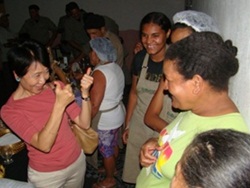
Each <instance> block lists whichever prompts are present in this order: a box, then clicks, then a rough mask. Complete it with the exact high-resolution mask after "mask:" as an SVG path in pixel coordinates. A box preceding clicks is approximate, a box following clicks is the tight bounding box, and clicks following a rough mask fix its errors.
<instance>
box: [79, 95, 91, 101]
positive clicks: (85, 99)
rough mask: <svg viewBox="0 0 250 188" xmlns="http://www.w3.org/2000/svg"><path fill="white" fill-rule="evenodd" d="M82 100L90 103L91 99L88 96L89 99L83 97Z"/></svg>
mask: <svg viewBox="0 0 250 188" xmlns="http://www.w3.org/2000/svg"><path fill="white" fill-rule="evenodd" d="M81 98H82V100H84V101H90V97H89V96H88V97H81Z"/></svg>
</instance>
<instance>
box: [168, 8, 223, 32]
mask: <svg viewBox="0 0 250 188" xmlns="http://www.w3.org/2000/svg"><path fill="white" fill-rule="evenodd" d="M173 22H174V24H176V23H183V24H186V25H187V26H190V27H192V28H193V29H194V30H195V31H197V32H202V31H212V32H215V33H218V34H220V31H219V29H218V27H217V24H216V22H215V20H214V19H213V18H212V17H211V16H209V15H207V14H205V13H204V12H198V11H194V10H185V11H181V12H177V13H176V14H175V15H174V16H173Z"/></svg>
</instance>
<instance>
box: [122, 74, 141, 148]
mask: <svg viewBox="0 0 250 188" xmlns="http://www.w3.org/2000/svg"><path fill="white" fill-rule="evenodd" d="M137 81H138V76H135V75H133V78H132V86H131V89H130V92H129V100H128V105H127V113H126V117H125V131H124V133H123V135H122V138H123V142H124V143H125V144H126V143H127V140H128V128H129V122H130V119H131V117H132V114H133V112H134V109H135V106H136V104H137V91H136V85H137Z"/></svg>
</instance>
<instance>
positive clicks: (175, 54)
mask: <svg viewBox="0 0 250 188" xmlns="http://www.w3.org/2000/svg"><path fill="white" fill-rule="evenodd" d="M236 54H237V48H236V47H234V46H233V45H232V42H231V41H230V40H227V41H226V42H224V41H223V39H222V37H221V36H220V35H218V34H216V33H213V32H200V33H198V32H195V33H193V34H191V35H190V36H189V37H187V38H185V39H182V40H180V41H178V42H176V43H174V44H172V45H170V47H169V48H168V50H167V52H166V57H165V60H172V61H175V64H176V67H177V70H178V72H179V73H180V74H181V75H182V76H183V77H184V79H186V80H188V79H192V78H193V76H194V75H200V76H201V77H202V78H203V79H204V80H206V81H208V83H209V84H210V85H211V86H212V87H213V88H214V89H215V90H217V91H224V90H227V89H228V83H229V79H230V77H232V76H234V75H235V74H236V73H237V71H238V68H239V64H238V59H237V58H236Z"/></svg>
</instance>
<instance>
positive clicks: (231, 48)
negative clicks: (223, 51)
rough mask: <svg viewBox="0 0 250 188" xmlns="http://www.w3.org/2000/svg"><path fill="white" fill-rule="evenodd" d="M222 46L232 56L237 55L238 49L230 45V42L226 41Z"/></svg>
mask: <svg viewBox="0 0 250 188" xmlns="http://www.w3.org/2000/svg"><path fill="white" fill-rule="evenodd" d="M224 44H225V46H226V48H227V50H228V51H229V52H230V53H231V54H232V55H233V56H236V55H237V52H238V49H237V47H235V46H233V43H232V41H231V40H226V41H225V43H224Z"/></svg>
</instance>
